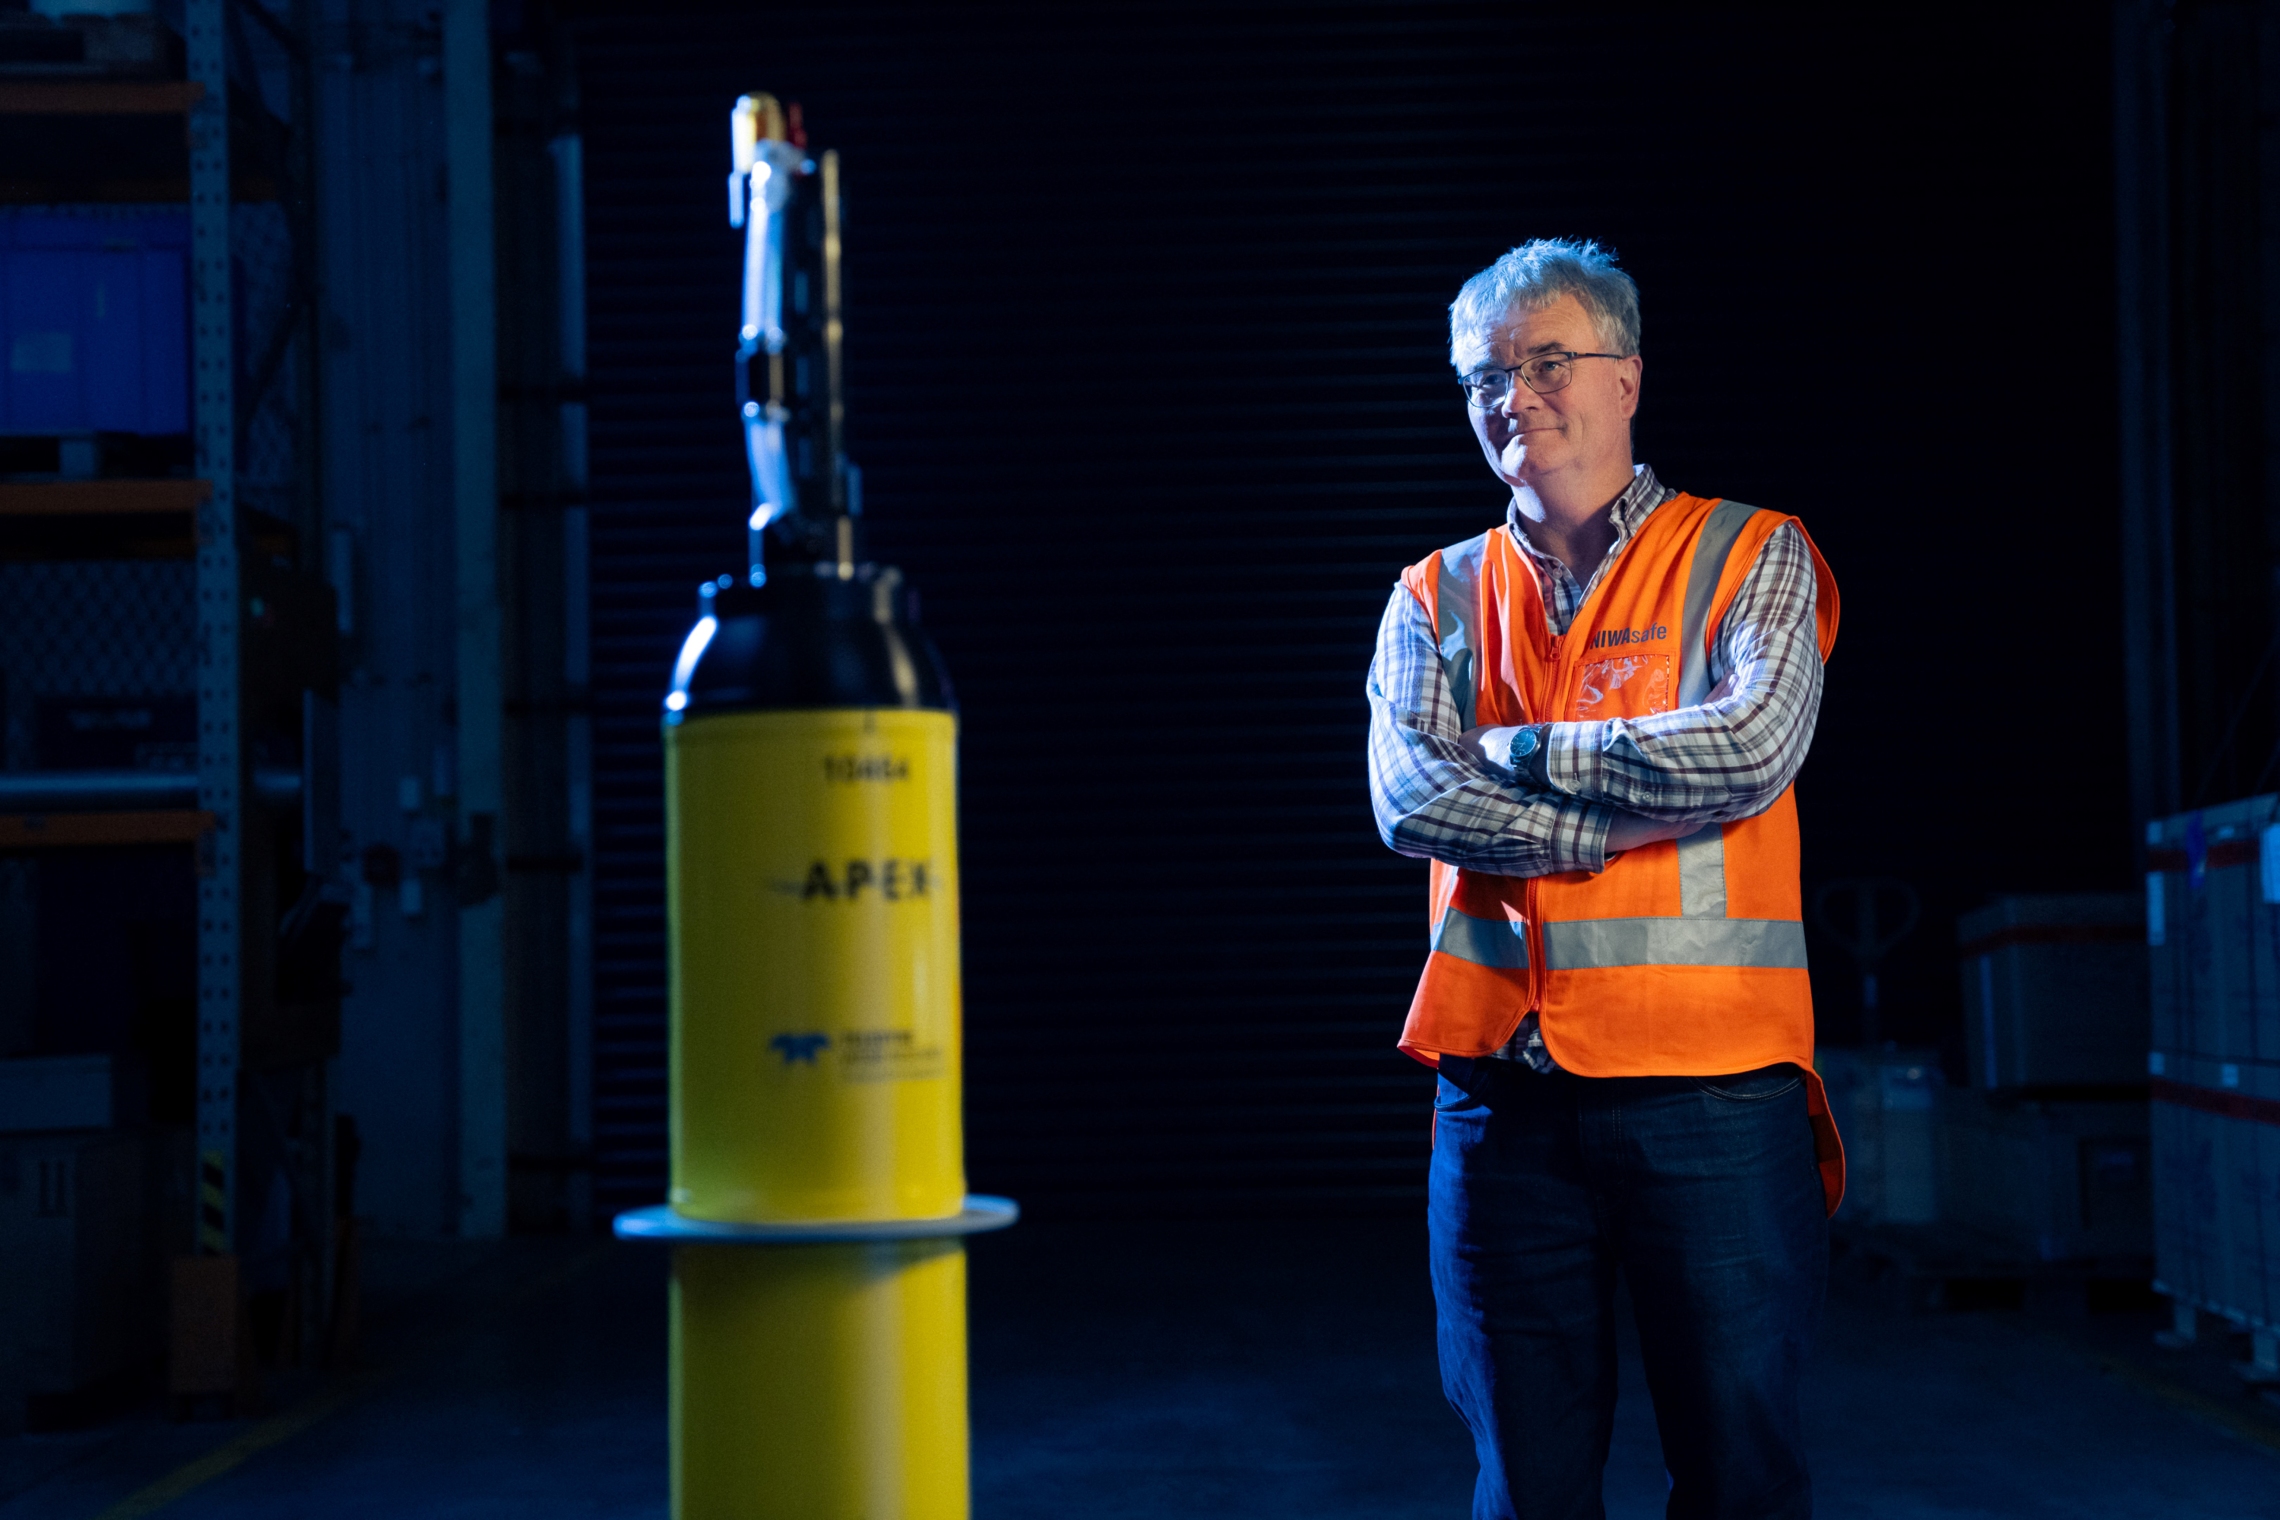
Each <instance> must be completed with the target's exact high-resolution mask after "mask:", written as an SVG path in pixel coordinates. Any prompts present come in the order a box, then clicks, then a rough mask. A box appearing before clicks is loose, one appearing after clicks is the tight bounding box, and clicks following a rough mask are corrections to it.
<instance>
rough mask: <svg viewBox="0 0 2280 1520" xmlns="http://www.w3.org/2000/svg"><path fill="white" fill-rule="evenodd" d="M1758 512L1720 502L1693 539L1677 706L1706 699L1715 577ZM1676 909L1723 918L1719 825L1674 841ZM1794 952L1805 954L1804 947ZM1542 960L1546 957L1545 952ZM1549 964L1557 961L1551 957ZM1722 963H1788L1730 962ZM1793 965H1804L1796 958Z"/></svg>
mask: <svg viewBox="0 0 2280 1520" xmlns="http://www.w3.org/2000/svg"><path fill="white" fill-rule="evenodd" d="M1756 512H1757V508H1755V507H1746V506H1744V505H1742V504H1741V503H1740V502H1738V501H1722V502H1720V503H1718V505H1717V506H1716V507H1715V508H1713V509H1712V511H1711V513H1710V520H1709V521H1708V522H1706V523H1704V524H1703V525H1702V536H1701V537H1700V538H1699V539H1697V540H1695V544H1694V561H1693V563H1692V564H1690V565H1688V566H1687V567H1686V603H1685V609H1686V610H1685V612H1684V614H1683V615H1682V616H1681V618H1680V620H1679V635H1678V638H1679V667H1678V705H1679V706H1680V707H1700V706H1701V705H1702V704H1703V703H1704V702H1705V701H1707V700H1709V697H1710V652H1709V650H1708V649H1707V648H1705V647H1704V646H1705V643H1706V641H1705V640H1704V638H1703V637H1702V635H1703V631H1704V630H1705V629H1706V628H1708V627H1709V625H1710V603H1711V600H1712V599H1713V598H1714V597H1715V596H1716V595H1717V593H1718V577H1719V576H1720V575H1721V574H1723V573H1724V572H1725V569H1726V557H1727V556H1728V555H1730V554H1732V553H1733V552H1734V541H1735V540H1736V539H1738V538H1740V537H1741V536H1742V529H1743V528H1744V527H1746V526H1748V524H1749V520H1750V518H1751V517H1752V516H1753V515H1755V513H1756ZM1678 911H1679V912H1680V913H1681V914H1682V915H1683V916H1685V917H1687V918H1724V917H1725V916H1726V831H1725V829H1724V828H1722V827H1721V826H1719V825H1718V824H1715V823H1713V824H1708V825H1705V826H1704V827H1702V828H1699V829H1696V830H1695V831H1694V832H1693V833H1691V834H1689V835H1687V836H1686V837H1685V838H1684V839H1681V840H1679V841H1678ZM1798 953H1799V954H1800V955H1802V954H1803V953H1804V952H1803V949H1802V947H1801V948H1800V949H1799V952H1798ZM1546 958H1547V959H1549V958H1550V952H1549V951H1546ZM1553 964H1554V965H1557V964H1558V962H1557V961H1556V960H1554V961H1553ZM1593 964H1609V963H1607V962H1594V963H1593ZM1688 964H1692V965H1699V964H1706V963H1704V962H1689V963H1688ZM1707 964H1716V963H1707ZM1724 964H1727V965H1735V966H1748V965H1758V964H1781V965H1787V964H1789V963H1788V962H1786V961H1784V962H1778V963H1774V962H1763V963H1761V962H1755V961H1729V962H1725V963H1724ZM1796 964H1798V965H1800V966H1802V965H1803V964H1805V963H1804V962H1803V961H1802V960H1800V961H1798V962H1797V963H1796Z"/></svg>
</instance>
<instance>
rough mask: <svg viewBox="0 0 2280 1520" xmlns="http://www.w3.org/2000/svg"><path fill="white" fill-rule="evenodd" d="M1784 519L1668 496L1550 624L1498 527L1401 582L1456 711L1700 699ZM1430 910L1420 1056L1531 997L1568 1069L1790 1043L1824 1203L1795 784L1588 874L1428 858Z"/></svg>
mask: <svg viewBox="0 0 2280 1520" xmlns="http://www.w3.org/2000/svg"><path fill="white" fill-rule="evenodd" d="M1795 521H1796V519H1795V518H1792V517H1784V516H1782V515H1781V514H1779V513H1776V512H1764V511H1760V510H1758V509H1757V508H1755V507H1746V506H1743V505H1742V504H1741V503H1739V502H1731V501H1717V500H1711V499H1706V498H1703V497H1699V496H1686V495H1679V496H1674V497H1672V498H1671V499H1670V500H1668V501H1666V502H1664V503H1663V504H1662V505H1661V506H1659V507H1657V508H1655V509H1654V511H1653V512H1651V513H1650V514H1648V517H1647V520H1646V521H1645V522H1644V523H1642V524H1641V525H1640V527H1639V531H1638V532H1637V533H1636V534H1634V535H1633V536H1632V538H1631V541H1630V542H1629V543H1628V544H1626V545H1624V547H1623V552H1622V554H1621V556H1620V557H1619V558H1618V559H1617V560H1616V561H1615V563H1614V564H1613V565H1611V566H1610V567H1608V569H1607V572H1606V573H1605V574H1604V575H1602V576H1601V577H1600V580H1599V584H1598V585H1597V586H1595V587H1593V588H1592V593H1591V595H1590V597H1589V598H1588V599H1586V601H1585V602H1584V604H1583V607H1582V608H1581V609H1580V610H1579V611H1578V612H1577V613H1576V616H1575V620H1574V622H1573V623H1572V624H1570V625H1569V628H1568V631H1567V632H1566V633H1565V634H1564V635H1560V636H1558V637H1555V636H1554V635H1553V634H1552V632H1551V629H1550V625H1549V624H1548V623H1547V622H1546V620H1545V614H1544V597H1543V589H1542V587H1541V586H1539V585H1538V584H1537V581H1536V573H1535V569H1534V567H1533V566H1532V565H1531V564H1530V563H1529V561H1528V557H1527V555H1526V553H1525V552H1523V551H1522V549H1521V548H1520V546H1519V545H1518V544H1517V543H1516V542H1515V541H1514V540H1513V537H1512V533H1511V530H1510V529H1508V528H1502V527H1500V528H1497V529H1495V530H1494V531H1492V532H1489V533H1484V534H1482V535H1480V536H1479V537H1477V538H1470V539H1467V540H1465V541H1464V542H1463V543H1461V544H1457V545H1454V546H1452V547H1450V548H1447V549H1444V550H1442V551H1441V552H1440V553H1439V554H1436V555H1434V556H1433V557H1432V558H1430V559H1427V560H1424V561H1423V562H1421V563H1419V564H1416V565H1413V566H1411V567H1410V568H1409V569H1408V570H1407V571H1405V572H1403V574H1402V577H1401V580H1402V584H1403V585H1404V586H1407V587H1408V588H1409V590H1410V592H1411V594H1413V595H1414V596H1415V597H1416V598H1417V599H1418V601H1419V602H1420V603H1422V604H1423V605H1424V608H1425V613H1426V616H1427V617H1428V618H1429V619H1431V622H1432V627H1433V633H1434V638H1435V640H1436V641H1437V642H1438V643H1439V646H1440V655H1441V667H1442V670H1443V671H1444V673H1445V674H1446V675H1447V677H1448V681H1449V691H1450V695H1451V697H1452V698H1453V699H1454V700H1455V702H1456V704H1457V708H1458V711H1459V714H1460V723H1461V726H1463V727H1465V728H1472V727H1474V726H1476V725H1481V724H1494V725H1506V724H1524V723H1558V722H1586V723H1591V722H1601V721H1604V720H1606V719H1609V718H1643V717H1646V716H1648V715H1649V714H1652V713H1659V712H1668V711H1670V710H1671V709H1672V708H1675V707H1692V706H1697V705H1699V704H1700V703H1702V702H1704V701H1706V700H1707V699H1708V697H1709V693H1710V674H1709V672H1710V651H1711V649H1712V648H1713V647H1715V644H1716V642H1717V637H1718V626H1719V623H1720V621H1721V620H1722V619H1723V618H1724V616H1725V614H1726V609H1727V608H1728V607H1729V606H1730V605H1731V604H1732V602H1733V600H1734V595H1735V593H1736V592H1737V591H1739V590H1740V588H1741V584H1742V580H1743V578H1744V577H1745V576H1746V575H1748V573H1749V569H1750V566H1751V565H1752V564H1754V563H1755V562H1756V560H1757V556H1758V553H1759V551H1760V550H1762V549H1763V548H1764V547H1765V543H1766V540H1767V539H1768V538H1770V537H1772V535H1773V533H1774V531H1775V530H1776V529H1777V528H1779V527H1780V526H1781V525H1782V524H1784V523H1789V522H1795ZM1798 531H1799V532H1800V533H1802V532H1803V531H1804V528H1803V526H1802V525H1801V524H1800V525H1799V528H1798ZM1806 546H1807V548H1808V550H1809V551H1810V552H1811V554H1812V556H1813V568H1814V570H1815V572H1816V574H1817V576H1818V582H1819V584H1818V594H1817V596H1816V598H1815V608H1816V615H1817V621H1818V623H1819V629H1818V632H1819V635H1820V645H1821V655H1822V658H1824V659H1826V658H1827V657H1828V654H1829V651H1830V649H1831V647H1832V646H1834V644H1835V643H1836V636H1837V585H1836V581H1835V580H1834V579H1833V578H1832V577H1831V576H1830V574H1829V567H1828V565H1827V564H1826V563H1825V562H1823V560H1822V559H1821V552H1820V550H1819V549H1817V548H1813V547H1812V540H1811V539H1810V538H1808V539H1806ZM1430 922H1431V925H1432V951H1431V953H1430V954H1429V955H1427V957H1426V960H1425V972H1424V975H1423V976H1422V977H1421V978H1420V979H1419V981H1418V984H1417V996H1416V998H1415V1000H1414V1001H1413V1002H1412V1003H1411V1005H1410V1009H1409V1020H1408V1023H1407V1025H1406V1027H1404V1028H1403V1030H1402V1033H1401V1048H1402V1049H1403V1050H1405V1051H1407V1052H1408V1053H1409V1054H1410V1055H1412V1056H1415V1057H1416V1058H1417V1059H1419V1060H1421V1061H1424V1062H1425V1063H1427V1064H1428V1065H1437V1064H1439V1061H1440V1058H1441V1056H1443V1055H1460V1056H1485V1055H1488V1054H1490V1053H1491V1052H1493V1051H1496V1050H1498V1049H1500V1048H1502V1047H1503V1045H1504V1044H1505V1043H1506V1042H1507V1041H1508V1040H1510V1039H1511V1038H1512V1035H1513V1033H1514V1032H1515V1031H1516V1030H1517V1029H1518V1028H1519V1026H1520V1020H1521V1019H1522V1017H1523V1016H1525V1015H1526V1014H1527V1013H1528V1012H1529V1011H1530V1010H1531V1009H1532V1010H1534V1011H1535V1012H1536V1014H1537V1019H1538V1023H1539V1025H1540V1027H1541V1029H1542V1032H1543V1039H1544V1048H1545V1050H1546V1051H1547V1052H1549V1053H1550V1055H1551V1057H1552V1059H1553V1060H1555V1061H1557V1062H1558V1063H1559V1064H1560V1066H1561V1067H1562V1068H1564V1069H1565V1070H1567V1071H1571V1072H1574V1073H1576V1074H1577V1075H1579V1076H1586V1077H1640V1076H1686V1077H1708V1076H1718V1075H1723V1074H1725V1073H1728V1072H1737V1071H1752V1070H1755V1069H1756V1068H1758V1067H1761V1066H1771V1065H1774V1064H1775V1063H1777V1062H1782V1061H1788V1062H1793V1063H1795V1064H1796V1065H1797V1066H1798V1067H1799V1068H1800V1069H1801V1070H1802V1071H1803V1072H1804V1073H1805V1077H1806V1083H1807V1088H1808V1107H1809V1109H1810V1110H1811V1111H1812V1114H1813V1127H1814V1132H1815V1137H1816V1144H1817V1152H1818V1156H1819V1161H1820V1167H1821V1180H1822V1188H1823V1191H1824V1193H1825V1194H1826V1195H1827V1203H1828V1207H1829V1209H1830V1211H1831V1212H1832V1213H1833V1212H1835V1210H1836V1206H1837V1200H1838V1198H1839V1197H1841V1196H1842V1194H1843V1191H1844V1152H1843V1148H1842V1147H1841V1145H1840V1144H1839V1143H1838V1140H1837V1133H1836V1126H1835V1124H1834V1122H1833V1121H1832V1120H1831V1119H1830V1117H1829V1105H1828V1098H1827V1095H1826V1094H1825V1093H1824V1092H1823V1090H1822V1087H1821V1082H1820V1078H1819V1077H1818V1076H1816V1075H1815V1074H1814V1072H1813V992H1812V986H1811V984H1810V982H1809V981H1808V980H1807V977H1806V972H1805V924H1804V912H1803V902H1802V895H1801V892H1800V888H1799V884H1798V854H1797V803H1796V799H1795V797H1794V795H1793V789H1785V790H1784V791H1783V792H1782V794H1781V796H1780V797H1778V798H1777V799H1775V801H1774V803H1773V805H1772V806H1771V807H1769V808H1767V809H1766V810H1765V811H1764V812H1762V813H1759V814H1758V815H1757V816H1755V817H1753V818H1744V819H1740V820H1738V821H1736V822H1733V823H1727V824H1711V825H1708V826H1706V827H1704V828H1702V829H1701V830H1699V831H1697V832H1696V833H1694V834H1691V835H1689V836H1687V837H1686V838H1684V839H1680V840H1675V841H1666V842H1663V843H1659V844H1651V845H1646V846H1643V847H1641V848H1639V849H1635V850H1630V851H1627V852H1625V853H1623V854H1621V855H1618V856H1615V857H1613V858H1612V859H1610V860H1609V861H1608V863H1607V868H1606V869H1605V870H1603V871H1600V872H1599V873H1597V874H1596V875H1595V874H1593V873H1591V872H1589V871H1562V872H1558V873H1555V874H1553V875H1549V876H1531V877H1515V876H1499V875H1496V874H1494V873H1493V872H1487V871H1468V870H1462V869H1459V868H1457V867H1454V866H1450V865H1446V864H1444V863H1442V862H1440V861H1434V862H1433V872H1432V898H1431V919H1430Z"/></svg>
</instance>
